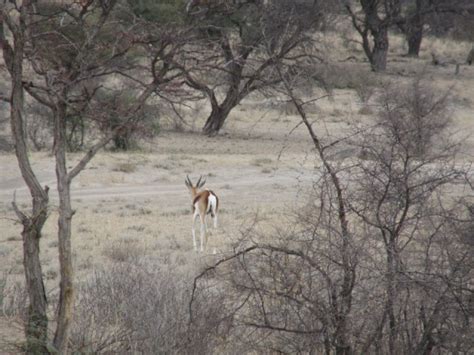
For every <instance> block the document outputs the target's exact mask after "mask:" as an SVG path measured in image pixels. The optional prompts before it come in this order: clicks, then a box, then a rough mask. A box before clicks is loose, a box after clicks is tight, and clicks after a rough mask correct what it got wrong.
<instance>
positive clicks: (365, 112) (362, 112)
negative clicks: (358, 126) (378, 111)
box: [359, 105, 374, 115]
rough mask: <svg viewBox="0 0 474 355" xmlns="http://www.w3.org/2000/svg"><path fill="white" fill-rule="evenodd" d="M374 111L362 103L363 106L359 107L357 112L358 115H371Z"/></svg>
mask: <svg viewBox="0 0 474 355" xmlns="http://www.w3.org/2000/svg"><path fill="white" fill-rule="evenodd" d="M373 113H374V111H373V110H372V109H371V108H370V107H369V106H367V105H364V106H363V107H361V108H360V110H359V114H360V115H371V114H373Z"/></svg>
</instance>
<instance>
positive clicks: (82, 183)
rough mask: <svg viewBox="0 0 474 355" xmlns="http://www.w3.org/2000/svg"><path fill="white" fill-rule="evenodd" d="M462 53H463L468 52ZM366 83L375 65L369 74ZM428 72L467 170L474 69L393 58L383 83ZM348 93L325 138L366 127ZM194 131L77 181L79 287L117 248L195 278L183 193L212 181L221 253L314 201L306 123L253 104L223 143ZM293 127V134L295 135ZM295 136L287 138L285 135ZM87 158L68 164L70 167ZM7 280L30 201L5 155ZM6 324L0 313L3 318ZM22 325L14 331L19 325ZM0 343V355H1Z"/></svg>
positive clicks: (96, 165)
mask: <svg viewBox="0 0 474 355" xmlns="http://www.w3.org/2000/svg"><path fill="white" fill-rule="evenodd" d="M466 53H467V52H466ZM363 68H365V69H364V70H367V72H368V65H367V64H363ZM423 71H424V72H425V75H426V76H427V78H428V80H430V81H431V83H432V84H433V87H436V88H440V89H447V88H452V89H451V90H452V92H453V96H454V98H455V100H454V103H453V107H452V111H453V118H454V122H455V127H456V131H457V133H456V134H458V135H459V136H460V137H463V138H465V140H464V145H463V155H462V159H463V161H465V162H469V161H470V160H471V157H472V153H473V152H474V140H473V138H472V137H471V136H470V135H469V133H470V132H473V128H474V120H473V118H474V117H473V116H474V115H473V107H474V101H473V99H474V98H473V96H472V93H473V92H474V68H472V67H467V66H463V67H462V68H461V73H460V74H459V75H458V76H455V75H454V65H448V66H446V67H439V68H438V67H437V68H435V67H431V66H428V67H427V66H426V60H425V59H421V60H412V59H406V58H401V57H398V56H397V57H396V59H394V60H392V61H391V63H390V64H389V71H388V72H387V73H386V74H384V75H383V79H384V80H387V81H405V80H407V79H409V78H412V77H414V76H415V75H417V73H420V72H423ZM360 109H361V104H360V102H359V101H358V99H357V97H356V95H355V93H354V92H353V91H351V90H335V91H334V96H333V98H332V99H324V100H321V101H319V102H318V103H317V106H314V107H313V108H312V111H311V116H312V117H314V119H317V120H318V121H317V123H316V127H317V129H318V132H321V133H323V134H325V135H326V134H328V135H329V136H332V137H337V136H340V135H342V134H344V132H346V131H348V130H349V129H350V128H351V124H352V123H354V122H357V121H358V120H370V119H372V118H373V115H374V112H375V110H373V111H372V112H371V113H369V114H367V113H361V111H360ZM203 118H204V117H201V118H199V119H197V120H196V121H195V122H194V124H195V126H196V129H195V130H194V131H193V130H189V129H186V130H185V131H184V132H177V131H164V132H162V133H161V134H160V135H159V136H158V137H157V138H156V139H155V140H153V141H152V142H145V143H143V147H142V149H140V150H139V151H134V152H130V153H126V154H125V153H114V152H110V151H103V152H100V153H99V154H98V156H97V157H96V158H94V159H93V161H92V162H91V163H90V164H89V165H88V166H87V168H86V169H85V170H84V171H83V172H82V173H81V174H80V175H79V176H78V177H77V178H76V179H75V180H74V183H73V185H72V196H73V208H74V209H75V211H76V214H75V216H74V219H73V239H72V244H73V245H72V247H73V251H74V262H75V267H76V275H77V279H78V280H80V279H81V278H83V277H84V276H86V275H87V274H88V273H90V272H91V271H92V270H94V267H95V266H98V265H101V264H103V263H104V262H107V261H108V259H110V258H111V250H114V248H117V247H121V246H122V247H124V248H135V249H136V250H138V251H139V252H140V253H142V254H144V255H147V256H148V257H151V258H156V259H159V260H163V261H164V262H173V263H175V264H176V265H177V267H186V268H193V267H196V268H197V267H198V265H199V262H198V260H199V259H200V258H206V257H208V253H204V254H196V253H195V252H194V251H193V247H192V237H191V201H190V197H189V195H188V192H187V190H186V187H185V185H184V178H185V176H186V174H189V175H190V176H191V177H192V178H193V179H194V180H196V178H197V177H198V176H199V175H201V174H202V175H204V176H207V184H206V186H208V187H209V188H210V189H212V190H213V191H215V192H216V193H217V194H218V195H219V197H220V199H221V210H220V213H219V227H218V229H217V230H212V229H211V232H210V248H209V250H213V249H214V248H215V249H216V250H217V252H218V253H220V252H225V251H226V250H228V249H229V248H230V247H231V245H232V242H233V241H234V240H235V239H236V238H237V237H238V236H239V235H240V233H241V232H242V231H244V230H245V228H246V227H248V226H249V225H250V224H251V223H252V222H253V221H254V220H255V218H256V216H258V219H259V221H260V226H261V228H262V229H263V230H265V231H266V232H271V231H272V230H273V229H275V228H285V227H286V226H289V225H290V223H291V222H290V220H291V218H290V217H289V216H290V215H291V212H292V211H294V210H295V209H298V208H299V207H300V206H302V205H303V204H304V203H305V202H306V201H307V198H308V197H307V196H308V190H309V189H310V187H311V182H312V181H313V179H315V178H316V177H317V173H315V169H314V168H315V165H317V160H316V158H315V156H314V153H313V151H312V144H311V141H310V139H309V137H308V134H307V132H306V131H305V129H304V127H303V126H299V127H297V125H298V124H299V122H300V121H299V118H298V117H297V116H296V115H294V114H292V113H291V112H285V110H284V109H282V105H278V104H275V103H274V102H271V101H269V100H268V99H264V98H259V97H254V98H251V99H249V100H246V101H245V102H244V103H242V105H240V106H239V107H238V108H237V109H236V110H235V111H234V112H232V114H231V116H230V117H229V119H228V123H227V124H226V126H225V129H224V131H223V132H222V134H221V135H220V136H218V137H215V138H207V137H203V136H202V135H200V134H199V133H197V131H198V129H197V128H198V127H200V125H201V124H202V119H203ZM295 127H297V128H296V129H295ZM290 132H291V133H290ZM339 153H340V154H339V155H338V154H336V155H335V157H334V159H337V160H340V161H341V162H342V163H344V161H350V159H351V158H352V157H354V156H355V155H356V154H357V152H354V151H351V150H350V149H346V150H345V149H344V147H342V148H341V149H340V150H339ZM80 156H81V155H80V153H78V154H71V155H70V156H69V161H70V166H73V164H74V162H75V161H77V160H78V159H80ZM31 160H32V162H33V168H34V170H35V172H36V173H37V176H38V177H39V179H40V180H41V182H42V184H44V185H49V186H50V187H51V210H50V217H49V219H48V221H47V224H46V225H45V228H44V237H43V238H42V241H41V248H42V260H43V272H44V274H45V277H46V282H47V284H46V286H47V289H48V292H49V293H55V292H57V287H58V286H57V283H58V272H59V271H58V262H57V241H56V217H57V213H56V208H57V196H56V192H55V188H54V186H55V175H54V160H53V158H52V156H51V155H50V154H49V153H47V152H39V153H32V154H31ZM0 172H1V173H0V260H1V262H0V275H2V274H8V278H7V287H12V285H14V284H15V283H16V282H21V281H22V280H23V266H22V249H21V237H20V231H21V228H20V225H19V224H18V223H16V221H15V216H14V213H13V212H12V209H11V201H12V199H13V195H14V192H15V194H16V199H17V202H18V203H19V205H20V207H22V208H25V209H27V208H28V206H29V200H28V191H27V189H26V188H25V186H24V183H23V181H22V179H21V177H20V175H19V171H18V167H17V163H16V160H15V157H14V155H12V154H3V155H0ZM0 312H2V310H0ZM14 321H15V319H14V318H10V317H8V314H5V310H3V313H0V338H4V342H3V343H9V342H10V343H11V342H14V341H16V340H18V339H20V337H21V330H20V328H19V327H11V324H12V322H14ZM16 321H17V320H16ZM1 343H2V342H0V353H3V352H2V351H1V349H2V348H1Z"/></svg>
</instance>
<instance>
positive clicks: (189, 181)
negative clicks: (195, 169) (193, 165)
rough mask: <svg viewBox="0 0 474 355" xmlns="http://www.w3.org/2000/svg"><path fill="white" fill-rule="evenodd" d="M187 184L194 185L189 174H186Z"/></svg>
mask: <svg viewBox="0 0 474 355" xmlns="http://www.w3.org/2000/svg"><path fill="white" fill-rule="evenodd" d="M184 182H185V183H186V185H187V186H189V187H192V186H193V183H192V182H191V179H190V178H189V175H186V180H184Z"/></svg>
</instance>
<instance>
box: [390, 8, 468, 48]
mask: <svg viewBox="0 0 474 355" xmlns="http://www.w3.org/2000/svg"><path fill="white" fill-rule="evenodd" d="M402 4H403V7H402V13H401V14H400V18H399V19H397V20H396V25H397V26H398V27H399V28H400V29H401V30H402V31H403V33H404V34H405V38H406V41H407V44H408V55H409V56H412V57H418V55H419V53H420V48H421V42H422V40H423V34H424V27H425V25H426V23H427V19H428V18H436V17H443V16H444V17H445V16H446V15H454V16H456V17H458V18H459V17H461V16H465V15H466V14H467V13H468V10H469V9H470V8H472V4H470V3H469V2H467V1H465V0H454V1H453V0H449V1H447V0H430V1H428V0H405V1H402ZM435 31H436V29H435Z"/></svg>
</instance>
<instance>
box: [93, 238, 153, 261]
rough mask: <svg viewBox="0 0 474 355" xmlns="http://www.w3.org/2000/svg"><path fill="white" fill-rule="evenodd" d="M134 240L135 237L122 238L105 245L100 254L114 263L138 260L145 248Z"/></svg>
mask: <svg viewBox="0 0 474 355" xmlns="http://www.w3.org/2000/svg"><path fill="white" fill-rule="evenodd" d="M136 242H137V241H136V240H135V239H125V238H122V239H120V240H118V241H114V242H113V243H109V244H108V245H106V246H105V247H104V249H103V250H102V254H103V255H104V256H106V257H108V258H109V259H110V260H111V261H113V262H115V263H123V262H126V263H134V262H138V261H139V260H140V258H141V257H142V255H143V254H145V249H144V247H143V246H140V245H138V244H137V243H136Z"/></svg>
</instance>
